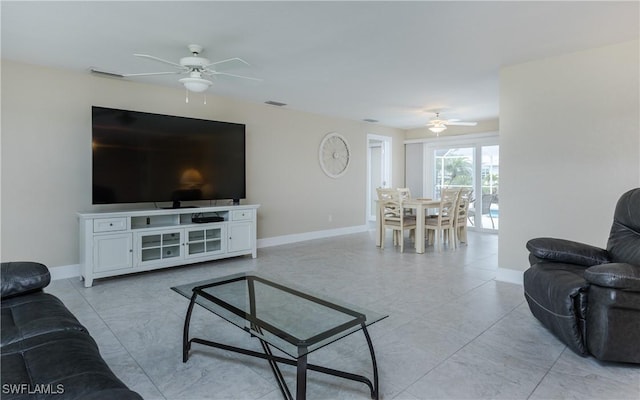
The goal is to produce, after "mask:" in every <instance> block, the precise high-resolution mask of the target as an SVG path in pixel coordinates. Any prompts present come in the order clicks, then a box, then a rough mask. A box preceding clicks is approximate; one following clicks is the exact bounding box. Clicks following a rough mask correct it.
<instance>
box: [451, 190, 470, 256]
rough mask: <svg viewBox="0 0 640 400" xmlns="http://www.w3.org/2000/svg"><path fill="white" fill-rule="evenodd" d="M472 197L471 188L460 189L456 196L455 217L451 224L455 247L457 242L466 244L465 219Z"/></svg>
mask: <svg viewBox="0 0 640 400" xmlns="http://www.w3.org/2000/svg"><path fill="white" fill-rule="evenodd" d="M472 195H473V189H471V188H462V189H460V193H459V194H458V201H457V202H456V207H455V211H456V217H455V220H454V222H453V230H454V232H455V239H456V240H455V241H456V246H457V244H458V242H460V243H467V217H468V213H469V204H470V203H471V196H472Z"/></svg>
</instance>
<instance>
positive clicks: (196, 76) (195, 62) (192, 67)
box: [91, 44, 262, 92]
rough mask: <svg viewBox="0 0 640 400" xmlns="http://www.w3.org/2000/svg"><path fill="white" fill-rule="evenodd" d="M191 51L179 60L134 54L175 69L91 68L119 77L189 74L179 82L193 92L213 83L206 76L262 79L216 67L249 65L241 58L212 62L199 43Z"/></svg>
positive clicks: (201, 90)
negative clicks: (128, 71)
mask: <svg viewBox="0 0 640 400" xmlns="http://www.w3.org/2000/svg"><path fill="white" fill-rule="evenodd" d="M187 47H188V48H189V51H190V52H191V56H189V57H182V58H181V59H180V61H179V62H173V61H169V60H165V59H162V58H159V57H155V56H151V55H148V54H134V56H136V57H141V58H148V59H150V60H154V61H159V62H161V63H164V64H168V65H171V66H173V67H175V68H176V70H175V71H168V72H144V73H136V74H119V73H116V72H109V71H104V70H100V69H96V68H91V72H93V73H96V74H102V75H109V76H116V77H119V78H129V77H136V76H153V75H173V74H176V75H177V74H187V75H188V77H186V78H182V79H179V80H178V82H180V83H182V84H183V85H184V87H185V88H186V89H187V90H188V91H191V92H204V91H205V90H207V89H208V88H209V86H211V85H212V84H213V82H211V81H210V80H208V79H205V78H203V76H206V77H214V76H215V75H226V76H231V77H234V78H242V79H251V80H254V81H261V80H262V79H259V78H252V77H249V76H243V75H236V74H230V73H228V72H220V71H217V70H216V69H215V68H216V67H217V66H219V65H222V64H225V63H232V62H236V63H241V64H245V65H249V63H248V62H246V61H245V60H243V59H241V58H237V57H234V58H229V59H226V60H222V61H216V62H211V61H209V60H208V59H206V58H204V57H200V53H202V50H203V47H202V46H200V45H198V44H190V45H189V46H187Z"/></svg>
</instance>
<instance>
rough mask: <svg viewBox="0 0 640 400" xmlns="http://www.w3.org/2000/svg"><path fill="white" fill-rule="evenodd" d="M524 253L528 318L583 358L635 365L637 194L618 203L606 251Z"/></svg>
mask: <svg viewBox="0 0 640 400" xmlns="http://www.w3.org/2000/svg"><path fill="white" fill-rule="evenodd" d="M527 249H528V250H529V251H530V255H529V262H530V264H531V267H530V268H529V269H528V270H526V271H525V273H524V294H525V298H526V299H527V302H528V304H529V308H530V309H531V312H532V313H533V315H534V316H535V317H536V318H537V319H538V320H540V322H542V324H543V325H544V326H545V327H547V328H548V329H549V330H550V331H551V332H553V333H554V334H555V335H556V336H557V337H558V338H559V339H560V340H562V341H563V342H564V343H565V344H566V345H567V346H568V347H569V348H571V349H572V350H573V351H575V352H576V353H578V354H580V355H582V356H586V355H588V354H591V355H593V356H594V357H596V358H597V359H599V360H604V361H619V362H630V363H640V188H636V189H633V190H630V191H628V192H626V193H625V194H623V195H622V197H620V199H619V200H618V203H617V205H616V209H615V213H614V217H613V226H612V227H611V231H610V234H609V240H608V242H607V248H606V249H601V248H598V247H594V246H589V245H586V244H582V243H578V242H573V241H569V240H563V239H554V238H536V239H532V240H530V241H529V242H528V243H527Z"/></svg>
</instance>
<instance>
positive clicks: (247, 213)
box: [231, 210, 253, 221]
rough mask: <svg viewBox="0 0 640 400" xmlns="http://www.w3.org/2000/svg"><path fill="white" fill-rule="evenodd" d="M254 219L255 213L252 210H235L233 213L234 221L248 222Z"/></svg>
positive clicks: (232, 218)
mask: <svg viewBox="0 0 640 400" xmlns="http://www.w3.org/2000/svg"><path fill="white" fill-rule="evenodd" d="M250 219H253V211H252V210H234V211H233V212H232V213H231V220H232V221H246V220H250Z"/></svg>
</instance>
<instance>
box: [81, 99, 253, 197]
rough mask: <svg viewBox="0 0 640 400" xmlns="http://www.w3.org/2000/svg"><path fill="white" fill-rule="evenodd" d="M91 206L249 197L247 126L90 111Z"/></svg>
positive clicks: (123, 112) (110, 111)
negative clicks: (246, 151) (246, 164)
mask: <svg viewBox="0 0 640 400" xmlns="http://www.w3.org/2000/svg"><path fill="white" fill-rule="evenodd" d="M92 139H93V141H92V148H93V159H92V177H93V204H115V203H139V202H165V201H171V202H173V206H174V207H179V206H180V202H181V201H192V200H221V199H233V200H235V201H238V200H239V199H244V198H245V197H246V191H245V125H243V124H236V123H229V122H219V121H209V120H203V119H196V118H186V117H177V116H170V115H160V114H151V113H145V112H138V111H129V110H119V109H113V108H105V107H96V106H93V107H92Z"/></svg>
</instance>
